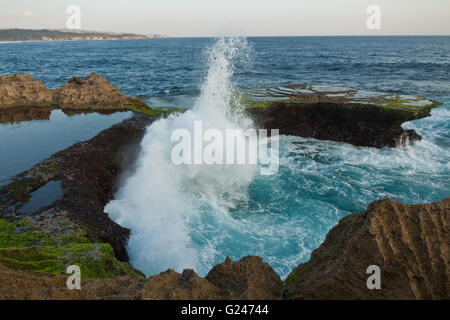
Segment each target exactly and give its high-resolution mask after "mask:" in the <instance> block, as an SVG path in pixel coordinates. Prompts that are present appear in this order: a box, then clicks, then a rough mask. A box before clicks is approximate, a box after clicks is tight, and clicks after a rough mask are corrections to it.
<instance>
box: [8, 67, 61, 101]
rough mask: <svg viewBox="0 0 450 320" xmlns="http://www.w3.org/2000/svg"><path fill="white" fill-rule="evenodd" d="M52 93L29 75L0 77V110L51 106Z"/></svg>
mask: <svg viewBox="0 0 450 320" xmlns="http://www.w3.org/2000/svg"><path fill="white" fill-rule="evenodd" d="M52 104H53V91H51V90H48V89H47V87H46V86H45V84H44V83H43V82H42V81H37V80H34V78H33V76H32V75H31V74H15V75H9V74H7V75H5V76H1V77H0V108H13V107H31V106H33V107H37V106H39V107H40V106H47V107H49V106H51V105H52Z"/></svg>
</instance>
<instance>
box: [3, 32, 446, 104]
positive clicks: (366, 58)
mask: <svg viewBox="0 0 450 320" xmlns="http://www.w3.org/2000/svg"><path fill="white" fill-rule="evenodd" d="M214 41H215V39H208V38H193V39H189V38H180V39H154V40H117V41H67V42H63V41H56V42H26V43H2V44H0V62H1V63H0V74H5V73H17V72H24V73H31V74H33V75H34V76H35V77H36V78H37V79H39V80H43V81H45V83H46V84H47V85H48V86H49V87H52V88H54V87H58V86H60V85H61V84H63V83H65V82H66V81H67V80H68V79H69V78H70V77H72V76H86V75H88V74H89V73H90V72H92V71H95V72H97V73H100V74H102V75H104V76H106V77H107V78H108V79H109V80H111V81H112V82H113V83H114V84H116V85H117V86H118V87H119V89H120V90H122V91H123V92H125V93H126V94H129V95H132V96H139V95H142V96H161V95H162V96H164V95H170V96H173V95H180V94H191V93H195V92H197V93H198V91H199V89H200V85H201V83H202V81H203V76H204V73H205V61H206V55H205V47H207V46H208V45H210V44H211V43H213V42H214ZM248 41H249V43H250V44H251V45H252V46H253V50H252V56H251V59H250V60H249V61H250V63H247V64H246V65H242V66H240V70H238V72H237V73H236V79H235V80H236V82H237V84H238V85H239V86H241V87H246V88H254V87H266V86H273V85H276V84H279V85H282V84H289V83H299V82H300V83H303V82H307V83H311V84H316V83H317V84H331V85H333V84H334V85H343V86H347V87H354V88H358V89H368V90H375V91H384V92H395V93H404V94H417V95H425V96H428V97H430V98H438V97H448V96H449V94H450V93H449V92H450V89H449V88H450V60H449V59H450V58H449V56H450V37H449V36H436V37H277V38H271V37H267V38H266V37H263V38H249V39H248ZM49 57H50V58H49Z"/></svg>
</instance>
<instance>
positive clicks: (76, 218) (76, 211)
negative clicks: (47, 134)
mask: <svg viewBox="0 0 450 320" xmlns="http://www.w3.org/2000/svg"><path fill="white" fill-rule="evenodd" d="M154 119H155V118H152V117H148V116H145V115H142V114H135V115H134V116H133V117H132V118H130V119H128V120H125V121H123V122H122V123H120V124H118V125H115V126H113V127H111V128H109V129H106V130H104V131H102V132H101V133H100V134H98V135H97V136H95V137H94V138H92V139H91V140H89V141H86V142H80V143H77V144H75V145H73V146H72V147H70V148H68V149H66V150H63V151H60V152H58V153H56V154H55V155H53V156H52V157H51V158H49V159H47V160H45V161H43V162H41V163H40V164H38V165H36V166H35V167H33V168H32V169H30V170H27V171H25V172H23V173H21V174H19V175H17V176H16V177H13V178H12V182H11V183H10V184H9V185H6V186H4V187H2V188H1V189H0V217H1V216H5V217H8V219H22V218H24V217H26V216H28V215H27V214H24V213H22V212H21V207H22V206H23V205H24V203H26V202H27V201H29V200H30V194H31V193H32V192H33V191H35V190H37V189H39V188H40V187H42V186H43V185H45V184H46V183H47V182H49V181H61V183H62V186H63V196H62V199H60V200H59V201H56V202H55V203H54V204H52V205H51V206H50V207H46V208H44V210H39V211H38V212H34V213H33V214H32V216H36V219H44V217H47V216H48V212H51V211H53V212H56V214H57V215H64V216H67V217H68V218H69V219H70V220H71V221H72V222H74V223H76V224H78V225H81V226H83V228H86V229H87V230H88V232H87V237H88V238H89V239H90V240H92V241H97V242H101V243H109V244H110V245H111V246H112V248H113V249H114V253H115V255H116V257H117V258H118V259H119V260H122V261H127V260H128V255H127V252H126V249H125V245H126V243H127V241H128V237H129V230H128V229H125V228H122V227H121V226H119V225H118V224H116V223H115V222H114V221H112V220H111V219H110V218H109V216H108V215H107V214H106V213H105V212H103V208H104V206H105V205H106V203H108V202H109V201H110V200H111V199H112V197H113V195H114V191H115V189H114V187H115V185H116V179H118V174H119V172H121V171H123V170H125V169H127V168H130V167H132V166H133V164H134V160H135V157H136V156H137V152H138V150H139V142H140V140H141V138H142V136H143V134H144V132H145V127H146V126H147V125H148V124H149V123H151V122H152V121H153V120H154ZM41 216H42V218H41Z"/></svg>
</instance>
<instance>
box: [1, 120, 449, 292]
mask: <svg viewBox="0 0 450 320" xmlns="http://www.w3.org/2000/svg"><path fill="white" fill-rule="evenodd" d="M154 119H155V118H151V117H147V116H145V115H141V114H137V115H136V116H135V117H134V118H132V119H129V120H125V121H124V122H123V123H121V124H119V125H116V126H114V127H112V128H110V129H107V130H105V131H103V132H102V133H100V134H99V135H98V136H96V137H94V138H93V139H91V140H89V141H87V142H82V143H78V144H76V145H74V146H72V147H70V148H68V149H67V150H64V151H61V152H59V153H57V154H55V155H54V156H53V157H51V158H49V159H48V160H45V161H44V162H42V163H41V164H39V165H37V166H35V167H34V168H32V169H30V170H28V171H26V172H24V173H23V174H20V175H18V176H16V177H14V179H13V180H12V182H11V184H9V185H7V186H5V187H3V188H2V189H1V190H0V212H1V214H0V229H1V230H0V231H1V232H0V234H1V236H0V265H1V267H0V283H1V284H2V286H0V287H1V288H0V298H2V299H112V298H113V299H122V298H123V299H186V298H189V299H280V298H283V299H448V298H449V288H448V283H449V276H450V270H449V264H448V261H449V260H450V259H449V258H450V257H449V243H450V240H449V230H448V227H449V221H450V219H449V214H450V198H447V199H445V200H443V201H441V202H437V203H432V204H422V205H406V204H402V203H399V202H396V201H394V200H382V201H376V202H374V203H372V204H371V205H369V207H368V209H367V210H366V211H365V212H362V213H357V214H352V215H350V216H347V217H346V218H344V219H342V220H341V221H340V223H339V224H338V225H337V226H336V227H334V228H333V229H332V230H331V231H330V232H329V234H328V236H327V238H326V240H325V242H324V243H323V244H322V245H321V247H320V248H319V249H317V250H315V251H314V252H313V254H312V256H311V260H310V261H309V262H307V263H305V264H302V265H300V266H298V267H297V268H296V269H294V270H293V271H292V273H291V274H290V275H289V276H288V278H287V279H286V280H285V282H284V283H282V282H281V280H280V278H279V276H278V275H276V273H275V272H274V270H273V269H272V268H271V267H270V266H269V265H268V264H267V263H264V262H263V261H262V259H261V258H258V257H247V258H243V259H241V260H240V261H237V262H233V261H231V260H230V259H227V260H226V261H225V262H224V263H222V264H219V265H217V266H215V267H214V268H213V269H212V270H211V271H210V272H209V273H208V274H207V276H206V277H205V278H200V277H199V276H197V274H196V273H195V272H194V271H193V270H185V271H184V272H183V273H182V274H179V273H177V272H175V271H173V270H168V271H166V272H163V273H161V274H160V275H156V276H152V277H150V279H147V280H146V279H145V277H144V276H143V275H142V274H141V273H140V272H139V271H137V270H134V269H133V268H132V267H131V266H130V265H129V264H128V263H127V262H126V261H127V253H126V250H125V244H126V242H127V238H128V236H129V230H127V229H125V228H122V227H121V226H119V225H117V224H116V223H114V222H113V221H112V220H111V219H109V217H108V216H107V214H105V213H104V212H103V206H104V205H105V203H106V202H108V201H109V200H110V199H111V197H112V196H113V194H114V190H115V187H116V181H117V178H118V176H119V175H120V172H123V171H124V170H127V169H130V167H132V164H133V163H134V160H133V154H134V155H136V152H137V150H138V149H135V148H133V145H135V146H136V145H137V143H138V142H139V141H140V139H141V137H142V134H143V128H145V126H146V125H147V124H148V123H150V122H151V121H153V120H154ZM49 181H60V182H61V185H62V189H63V195H62V197H61V199H59V200H57V201H55V202H54V203H52V204H49V205H46V206H45V207H42V208H38V209H36V210H35V211H34V212H31V213H27V214H24V213H22V212H21V208H22V207H23V206H24V205H25V204H26V203H28V202H30V201H33V199H32V198H33V197H32V193H33V192H34V191H36V190H38V189H39V188H41V187H42V186H45V185H46V184H47V183H48V182H49ZM68 264H80V265H81V266H82V268H83V270H85V273H84V275H83V284H84V285H83V289H82V290H81V291H79V292H69V290H67V289H66V287H65V280H66V279H67V278H66V276H65V267H66V265H68ZM369 265H378V266H379V267H380V269H381V290H369V289H368V288H367V286H366V280H367V278H368V276H369V275H368V274H367V273H366V269H367V267H368V266H369ZM114 288H119V289H120V290H119V291H120V292H119V291H117V290H118V289H116V290H115V289H114Z"/></svg>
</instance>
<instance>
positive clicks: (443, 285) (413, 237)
mask: <svg viewBox="0 0 450 320" xmlns="http://www.w3.org/2000/svg"><path fill="white" fill-rule="evenodd" d="M449 223H450V198H447V199H444V200H443V201H441V202H435V203H431V204H420V205H406V204H403V203H400V202H397V201H394V200H390V199H386V200H381V201H375V202H373V203H372V204H371V205H369V207H368V208H367V210H366V211H364V212H362V213H357V214H351V215H349V216H347V217H345V218H343V219H342V220H341V221H340V222H339V224H338V225H337V226H335V227H334V228H333V229H332V230H331V231H330V232H329V233H328V235H327V237H326V240H325V241H324V243H323V244H322V245H321V246H320V247H319V248H318V249H317V250H315V251H313V253H312V255H311V259H310V261H308V262H307V263H304V264H301V265H299V266H298V267H297V268H295V269H294V270H293V271H292V273H291V274H290V275H289V276H288V278H287V279H286V287H285V290H284V294H283V296H284V298H285V299H449V298H450V281H449V280H450V248H449V246H450V238H449V236H450V235H449ZM370 265H377V266H379V267H380V269H381V289H380V290H377V289H374V290H369V289H368V288H367V285H366V281H367V278H368V277H369V276H370V275H369V274H367V273H366V270H367V268H368V267H369V266H370Z"/></svg>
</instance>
